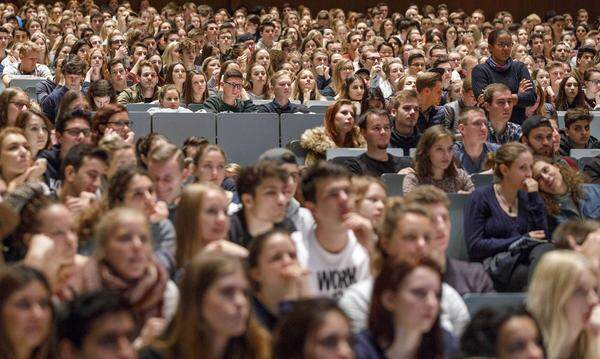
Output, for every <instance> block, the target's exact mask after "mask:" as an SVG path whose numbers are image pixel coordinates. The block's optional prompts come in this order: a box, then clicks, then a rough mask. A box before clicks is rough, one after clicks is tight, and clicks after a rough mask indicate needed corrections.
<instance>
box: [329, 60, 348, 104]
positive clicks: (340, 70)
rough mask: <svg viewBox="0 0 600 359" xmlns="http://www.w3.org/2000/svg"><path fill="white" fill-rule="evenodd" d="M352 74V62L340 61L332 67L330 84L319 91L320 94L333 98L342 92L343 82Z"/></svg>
mask: <svg viewBox="0 0 600 359" xmlns="http://www.w3.org/2000/svg"><path fill="white" fill-rule="evenodd" d="M353 74H354V65H353V64H352V61H350V60H347V59H342V60H340V61H338V62H337V63H336V64H335V65H334V66H333V75H332V76H331V79H332V80H331V84H330V85H328V86H327V87H326V88H324V89H323V90H321V93H322V94H324V95H326V96H327V97H331V98H335V96H337V94H339V93H340V92H341V91H342V86H343V85H344V81H346V79H347V78H348V77H349V76H352V75H353Z"/></svg>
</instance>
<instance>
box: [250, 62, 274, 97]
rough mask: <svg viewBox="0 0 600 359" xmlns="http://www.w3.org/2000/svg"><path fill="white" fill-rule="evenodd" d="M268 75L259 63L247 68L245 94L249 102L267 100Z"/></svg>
mask: <svg viewBox="0 0 600 359" xmlns="http://www.w3.org/2000/svg"><path fill="white" fill-rule="evenodd" d="M270 92H271V89H270V86H269V75H268V73H267V70H266V69H265V67H264V66H263V65H261V64H260V63H255V64H254V65H252V66H249V67H248V72H247V73H246V93H247V94H248V97H249V98H250V99H251V100H268V99H269V97H270V96H271V93H270Z"/></svg>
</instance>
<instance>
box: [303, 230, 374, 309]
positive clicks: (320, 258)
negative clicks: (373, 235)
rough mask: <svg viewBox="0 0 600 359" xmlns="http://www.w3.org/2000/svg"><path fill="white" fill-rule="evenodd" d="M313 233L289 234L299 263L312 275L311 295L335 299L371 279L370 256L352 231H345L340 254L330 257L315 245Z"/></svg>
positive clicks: (316, 243)
mask: <svg viewBox="0 0 600 359" xmlns="http://www.w3.org/2000/svg"><path fill="white" fill-rule="evenodd" d="M315 229H316V226H313V227H312V228H311V229H310V230H308V231H306V232H305V233H300V232H295V233H294V234H292V238H293V239H294V243H295V244H296V250H297V252H298V261H299V262H300V264H301V265H302V266H303V267H305V268H308V269H309V270H310V272H311V274H310V280H309V283H310V289H311V292H312V293H314V294H315V295H317V296H324V297H329V298H333V299H338V298H340V297H341V296H342V294H344V291H345V290H346V289H347V288H348V287H350V286H351V285H353V284H354V283H358V282H360V281H363V280H365V279H368V278H369V277H370V276H371V274H370V269H369V255H368V254H367V251H366V250H365V248H364V247H363V246H362V245H360V243H358V240H357V239H356V236H355V235H354V232H352V231H351V230H348V243H347V244H346V247H345V248H344V249H343V250H342V251H341V252H339V253H330V252H328V251H326V250H325V249H324V248H323V247H322V246H321V245H320V244H319V242H318V241H317V238H316V236H315Z"/></svg>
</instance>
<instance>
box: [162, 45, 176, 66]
mask: <svg viewBox="0 0 600 359" xmlns="http://www.w3.org/2000/svg"><path fill="white" fill-rule="evenodd" d="M161 58H162V62H163V68H165V69H166V68H168V67H169V66H170V65H171V64H173V63H176V62H181V49H180V44H179V42H178V41H174V42H171V43H170V44H168V45H167V47H165V51H164V52H163V54H162V56H161Z"/></svg>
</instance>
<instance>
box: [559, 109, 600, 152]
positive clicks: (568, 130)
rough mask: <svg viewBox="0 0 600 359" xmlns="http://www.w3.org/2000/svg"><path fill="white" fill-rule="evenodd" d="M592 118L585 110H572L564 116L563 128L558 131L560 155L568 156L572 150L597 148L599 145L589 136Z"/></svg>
mask: <svg viewBox="0 0 600 359" xmlns="http://www.w3.org/2000/svg"><path fill="white" fill-rule="evenodd" d="M593 119H594V117H593V116H592V115H591V114H590V112H589V111H588V110H587V109H584V108H574V109H569V110H567V113H566V114H565V128H564V130H561V131H560V150H559V152H560V154H561V156H570V154H571V149H573V148H582V149H583V148H599V147H600V143H599V142H598V140H597V139H596V138H595V137H594V136H592V135H591V132H590V123H591V122H592V120H593Z"/></svg>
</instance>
